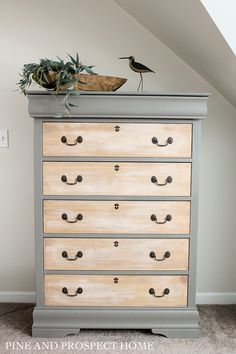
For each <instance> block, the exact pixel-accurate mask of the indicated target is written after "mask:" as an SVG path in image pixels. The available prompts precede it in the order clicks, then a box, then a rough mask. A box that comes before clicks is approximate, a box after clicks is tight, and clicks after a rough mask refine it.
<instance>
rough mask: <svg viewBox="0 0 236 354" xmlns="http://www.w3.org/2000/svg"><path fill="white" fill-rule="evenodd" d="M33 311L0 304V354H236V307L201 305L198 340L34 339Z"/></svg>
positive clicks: (101, 333)
mask: <svg viewBox="0 0 236 354" xmlns="http://www.w3.org/2000/svg"><path fill="white" fill-rule="evenodd" d="M32 310H33V305H31V304H0V354H7V353H8V354H12V353H21V354H22V353H30V354H31V353H32V354H34V353H43V354H46V353H51V354H52V353H55V354H57V353H88V354H93V353H99V354H105V353H106V354H117V353H119V354H120V353H124V354H130V353H135V354H136V353H137V354H142V353H148V354H149V353H150V354H151V353H155V354H159V353H160V354H202V353H204V354H205V353H206V354H236V305H229V306H221V305H214V306H206V305H204V306H199V312H200V331H201V332H200V333H201V335H200V338H198V339H168V338H165V337H162V336H158V335H154V334H151V333H150V331H148V330H81V332H80V333H79V335H78V336H75V335H71V336H67V337H64V338H61V339H55V338H52V339H49V338H46V339H41V338H32V337H31V324H32ZM104 342H105V343H108V344H105V346H104V344H103V343H104ZM93 343H95V344H93ZM91 345H93V346H94V347H93V348H91ZM49 346H51V349H47V348H50V347H49ZM88 346H90V348H88ZM148 346H149V348H150V349H145V348H147V347H148Z"/></svg>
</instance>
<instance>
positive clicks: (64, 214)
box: [61, 213, 83, 224]
mask: <svg viewBox="0 0 236 354" xmlns="http://www.w3.org/2000/svg"><path fill="white" fill-rule="evenodd" d="M61 218H62V220H64V221H66V222H68V223H70V224H75V223H76V222H77V221H81V220H83V215H82V214H78V215H77V216H76V218H75V220H68V216H67V214H66V213H63V214H62V216H61Z"/></svg>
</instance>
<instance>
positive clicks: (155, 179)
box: [151, 176, 173, 186]
mask: <svg viewBox="0 0 236 354" xmlns="http://www.w3.org/2000/svg"><path fill="white" fill-rule="evenodd" d="M151 181H152V183H156V185H158V186H166V185H167V183H171V182H172V181H173V178H172V177H171V176H168V177H167V178H166V180H165V182H164V183H159V182H158V179H157V178H156V176H152V178H151Z"/></svg>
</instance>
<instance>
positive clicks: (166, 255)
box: [149, 251, 170, 262]
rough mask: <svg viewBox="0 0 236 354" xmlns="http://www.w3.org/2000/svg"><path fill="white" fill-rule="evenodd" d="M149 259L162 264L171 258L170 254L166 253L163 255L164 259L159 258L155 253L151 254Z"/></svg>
mask: <svg viewBox="0 0 236 354" xmlns="http://www.w3.org/2000/svg"><path fill="white" fill-rule="evenodd" d="M149 257H150V258H153V259H155V261H158V262H161V261H164V260H165V259H166V258H169V257H170V252H169V251H166V252H165V254H164V255H163V258H157V256H156V253H155V252H154V251H152V252H150V253H149Z"/></svg>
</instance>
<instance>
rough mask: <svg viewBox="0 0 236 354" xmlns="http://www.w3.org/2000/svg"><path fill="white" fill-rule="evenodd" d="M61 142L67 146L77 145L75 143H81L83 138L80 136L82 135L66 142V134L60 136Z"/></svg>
mask: <svg viewBox="0 0 236 354" xmlns="http://www.w3.org/2000/svg"><path fill="white" fill-rule="evenodd" d="M61 142H62V143H63V144H66V145H68V146H75V145H77V144H81V143H82V142H83V138H82V136H78V137H77V138H76V139H75V141H74V143H68V142H67V137H66V136H62V137H61Z"/></svg>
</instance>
